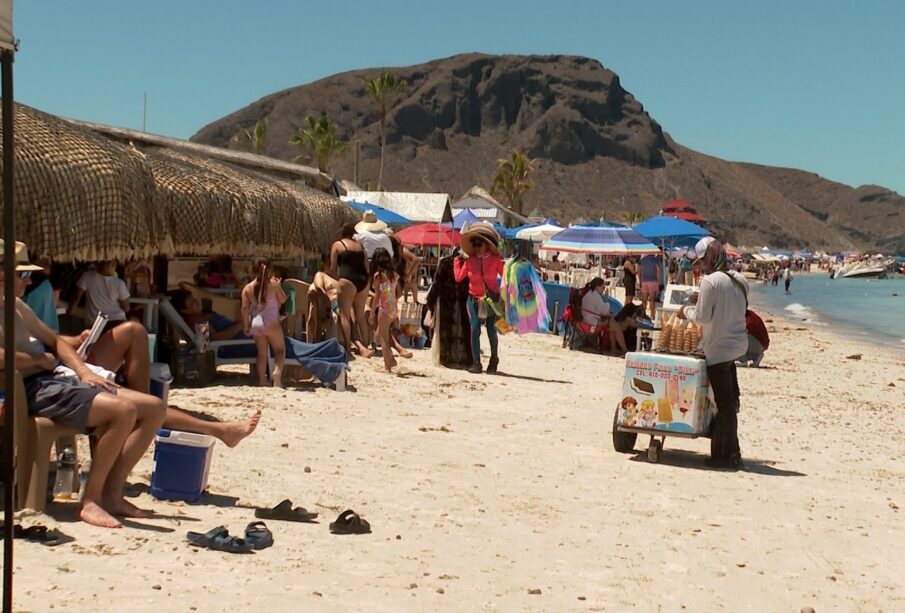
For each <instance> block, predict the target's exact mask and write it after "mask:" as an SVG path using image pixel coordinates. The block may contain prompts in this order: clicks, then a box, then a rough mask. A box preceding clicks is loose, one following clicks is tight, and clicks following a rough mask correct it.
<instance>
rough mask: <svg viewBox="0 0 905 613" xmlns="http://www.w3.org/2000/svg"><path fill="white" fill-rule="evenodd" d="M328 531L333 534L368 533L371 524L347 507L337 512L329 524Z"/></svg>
mask: <svg viewBox="0 0 905 613" xmlns="http://www.w3.org/2000/svg"><path fill="white" fill-rule="evenodd" d="M330 532H332V533H333V534H370V532H371V524H369V523H368V522H367V520H364V519H362V518H361V517H360V516H359V515H358V513H356V512H355V511H353V510H352V509H347V510H345V511H343V512H342V513H340V514H339V517H337V518H336V521H335V522H333V523H331V524H330Z"/></svg>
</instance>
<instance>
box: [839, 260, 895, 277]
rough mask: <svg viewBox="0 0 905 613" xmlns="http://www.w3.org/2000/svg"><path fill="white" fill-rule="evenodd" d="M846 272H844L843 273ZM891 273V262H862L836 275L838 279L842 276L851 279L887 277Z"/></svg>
mask: <svg viewBox="0 0 905 613" xmlns="http://www.w3.org/2000/svg"><path fill="white" fill-rule="evenodd" d="M843 270H844V272H843ZM888 271H889V260H885V261H877V260H872V261H868V262H861V263H860V264H855V265H854V266H851V267H848V266H846V267H844V268H843V269H840V271H839V272H837V273H836V277H839V276H841V277H842V278H843V279H851V278H853V277H879V276H881V275H885V274H886V273H887V272H888Z"/></svg>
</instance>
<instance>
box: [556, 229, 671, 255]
mask: <svg viewBox="0 0 905 613" xmlns="http://www.w3.org/2000/svg"><path fill="white" fill-rule="evenodd" d="M541 249H549V250H550V251H565V252H567V253H594V254H598V255H649V254H653V255H657V254H659V253H660V248H659V247H657V246H656V245H655V244H653V243H652V242H650V241H649V240H647V239H646V238H644V237H643V236H641V235H640V234H638V233H637V232H635V231H634V230H632V229H631V228H600V227H592V226H572V227H571V228H566V229H565V230H563V231H562V232H560V233H559V234H557V235H555V236H553V237H552V238H550V239H549V240H546V241H544V243H543V244H542V245H541Z"/></svg>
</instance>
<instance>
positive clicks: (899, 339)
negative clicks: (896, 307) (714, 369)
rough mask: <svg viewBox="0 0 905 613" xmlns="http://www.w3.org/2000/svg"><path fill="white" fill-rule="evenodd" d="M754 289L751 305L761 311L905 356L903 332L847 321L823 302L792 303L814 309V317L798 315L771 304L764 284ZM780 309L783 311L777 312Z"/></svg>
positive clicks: (813, 275) (809, 309)
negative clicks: (823, 308)
mask: <svg viewBox="0 0 905 613" xmlns="http://www.w3.org/2000/svg"><path fill="white" fill-rule="evenodd" d="M821 272H823V271H821ZM806 274H807V276H810V277H819V276H820V275H818V274H816V273H813V272H812V273H806ZM802 276H804V275H802ZM749 283H752V284H753V281H752V280H751V279H749ZM752 289H753V290H754V291H752V292H751V296H750V302H751V306H753V307H755V309H757V311H758V313H759V314H761V315H762V314H763V313H770V314H771V315H772V316H774V317H782V318H784V319H786V320H788V321H789V322H791V323H792V324H795V325H803V326H807V327H809V328H813V329H815V330H826V331H829V332H832V333H833V334H835V335H837V336H839V337H841V338H843V339H845V340H847V341H850V342H853V343H857V344H859V345H863V346H865V347H870V348H871V349H877V348H883V349H886V350H888V351H891V352H892V353H894V354H896V355H897V356H898V357H905V336H903V335H900V334H892V335H889V334H883V333H882V332H880V331H878V330H872V329H870V328H867V327H862V326H858V325H857V324H855V323H853V322H851V321H846V320H844V319H840V318H838V317H836V316H834V315H832V314H830V313H827V312H826V311H824V310H822V309H821V308H820V306H819V305H810V304H809V305H805V304H803V303H802V302H797V301H796V302H793V303H792V304H793V305H794V304H797V305H799V306H801V307H802V310H804V311H808V312H810V313H811V314H812V315H813V317H796V316H795V314H794V312H793V311H789V309H788V308H782V307H781V306H780V305H776V304H770V299H769V298H768V297H767V296H766V294H765V293H763V289H764V288H763V287H761V286H758V287H756V288H755V287H754V286H753V285H752ZM903 299H905V298H903ZM790 306H791V305H790ZM778 310H779V312H777V311H778Z"/></svg>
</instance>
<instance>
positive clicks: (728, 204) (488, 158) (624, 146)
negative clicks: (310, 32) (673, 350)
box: [192, 54, 905, 252]
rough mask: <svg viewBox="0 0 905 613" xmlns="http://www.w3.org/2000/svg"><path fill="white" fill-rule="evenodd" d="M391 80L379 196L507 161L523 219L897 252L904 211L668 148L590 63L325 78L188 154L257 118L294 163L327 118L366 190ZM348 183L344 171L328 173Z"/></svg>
mask: <svg viewBox="0 0 905 613" xmlns="http://www.w3.org/2000/svg"><path fill="white" fill-rule="evenodd" d="M383 70H390V71H391V72H393V73H394V74H395V75H396V76H397V77H399V78H403V79H405V80H406V81H407V82H408V84H409V85H408V87H407V88H406V89H405V91H404V92H403V93H402V95H401V96H400V97H399V98H398V99H396V100H395V101H393V102H392V103H391V105H390V107H389V109H388V118H387V151H386V166H385V170H384V188H385V189H389V190H394V191H443V192H448V193H450V194H451V195H452V196H453V197H454V198H455V197H458V196H459V195H461V194H462V193H463V192H464V191H465V190H467V189H468V188H469V187H471V186H472V185H475V184H479V185H482V186H484V187H487V186H488V185H489V182H490V176H491V173H492V172H493V170H494V169H495V167H496V160H497V158H500V157H504V156H506V155H507V154H508V152H510V151H511V150H512V149H514V148H519V149H523V150H525V151H527V152H528V154H529V155H530V156H531V157H532V158H535V159H536V171H535V173H533V175H532V178H533V180H534V182H535V189H534V190H533V191H532V192H531V193H530V194H529V195H528V196H527V198H526V204H525V208H526V211H525V212H526V213H527V212H528V211H530V210H531V209H535V208H537V209H539V210H540V211H542V212H543V214H545V215H550V216H554V217H556V218H558V219H560V220H561V221H564V222H568V221H572V220H575V219H580V218H584V219H592V218H599V217H606V218H610V219H619V218H620V217H621V215H622V213H624V212H625V211H639V212H642V213H645V214H654V213H656V212H657V211H658V210H659V209H660V208H661V207H662V206H663V204H664V203H666V202H667V201H669V200H671V199H673V198H677V197H680V198H684V199H686V200H689V201H690V202H692V203H694V204H695V205H696V206H697V208H698V211H699V212H700V213H701V214H703V215H704V216H705V217H707V218H708V219H711V220H712V222H713V227H714V230H715V231H717V232H718V233H719V234H720V235H721V236H723V237H724V238H725V239H726V240H729V241H731V242H733V243H735V244H746V245H760V244H769V245H773V246H776V247H789V248H798V247H808V248H810V249H812V250H813V249H834V250H848V249H879V250H881V251H886V252H892V251H898V252H905V198H903V197H902V196H900V195H898V194H896V193H895V192H891V191H889V190H887V189H884V188H881V187H876V186H862V187H859V188H857V189H854V188H851V187H848V186H845V185H841V184H839V183H834V182H831V181H827V180H825V179H822V178H821V177H819V176H817V175H815V174H812V173H807V172H804V171H799V170H793V169H785V168H773V167H767V166H759V165H755V164H747V163H737V162H729V161H725V160H721V159H718V158H715V157H711V156H707V155H705V154H702V153H698V152H696V151H692V150H690V149H687V148H685V147H683V146H681V145H680V144H678V143H676V142H674V141H673V140H672V139H671V138H670V136H669V135H668V134H667V133H665V132H664V131H663V129H662V128H661V126H660V125H659V124H658V123H657V122H656V121H655V120H654V119H653V118H651V117H650V115H648V113H647V112H646V111H645V110H644V107H643V106H642V104H641V103H640V102H639V101H638V100H636V99H635V98H634V96H632V94H631V93H629V92H627V91H626V90H625V89H624V88H623V87H622V86H621V84H620V82H619V77H618V75H616V74H615V73H614V72H612V71H610V70H607V69H606V68H604V67H603V66H602V65H601V64H600V63H599V62H598V61H596V60H592V59H589V58H584V57H573V56H492V55H483V54H466V55H458V56H454V57H451V58H446V59H441V60H436V61H432V62H428V63H425V64H421V65H417V66H408V67H400V68H388V69H384V68H374V69H368V70H357V71H351V72H346V73H342V74H338V75H334V76H331V77H328V78H325V79H322V80H320V81H316V82H314V83H310V84H308V85H302V86H299V87H294V88H291V89H287V90H284V91H281V92H277V93H275V94H271V95H269V96H266V97H264V98H262V99H261V100H258V101H257V102H254V103H252V104H249V105H248V106H246V107H245V108H243V109H240V110H238V111H236V112H234V113H232V114H230V115H228V116H226V117H224V118H222V119H220V120H217V121H215V122H213V123H211V124H209V125H207V126H205V127H204V128H202V129H201V130H200V131H199V132H198V133H197V134H196V135H195V136H194V137H193V138H192V140H195V141H197V142H202V143H206V144H212V145H218V146H222V147H235V146H237V145H235V144H234V143H231V138H232V137H233V136H234V135H235V134H236V132H237V131H238V129H239V127H244V128H247V127H251V126H253V125H254V124H255V123H256V122H257V121H258V120H260V119H267V122H268V140H267V144H266V146H265V149H264V151H263V153H264V154H266V155H271V156H274V157H278V158H281V159H293V158H294V157H295V156H297V155H298V154H299V151H298V150H297V149H296V148H295V147H293V146H291V145H289V144H288V141H289V137H290V136H291V135H292V134H294V133H295V131H296V130H297V128H298V127H300V126H302V125H303V124H304V120H305V117H306V116H307V115H320V114H321V113H325V114H326V115H327V116H328V117H329V118H330V119H332V120H333V121H335V122H337V124H338V125H339V129H340V137H341V138H342V139H343V140H348V141H353V140H360V142H361V174H360V180H359V183H366V182H369V183H372V184H373V183H376V178H377V163H378V153H379V149H378V134H379V119H378V112H377V107H376V105H375V104H374V103H373V101H371V100H370V99H369V98H368V96H367V92H366V91H365V88H364V85H363V81H362V79H363V77H365V76H374V75H376V74H378V73H379V72H381V71H383ZM331 170H332V172H333V174H334V175H335V176H337V177H338V178H345V179H351V178H352V159H351V156H347V157H346V158H345V159H343V160H340V161H338V162H336V163H334V166H333V168H331Z"/></svg>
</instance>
